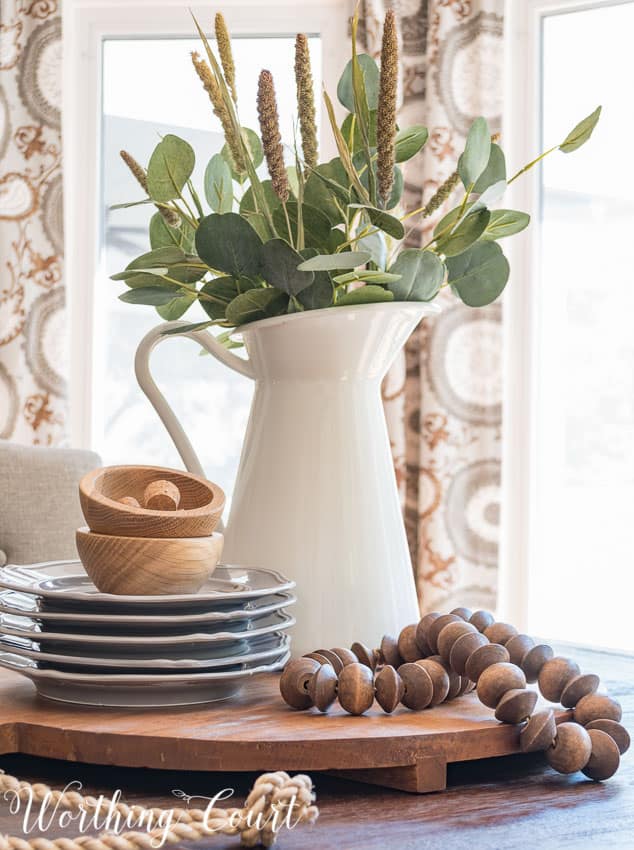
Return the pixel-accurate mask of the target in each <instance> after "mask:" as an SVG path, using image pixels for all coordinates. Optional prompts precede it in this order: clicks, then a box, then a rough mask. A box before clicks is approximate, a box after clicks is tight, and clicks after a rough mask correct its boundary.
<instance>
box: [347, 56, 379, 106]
mask: <svg viewBox="0 0 634 850" xmlns="http://www.w3.org/2000/svg"><path fill="white" fill-rule="evenodd" d="M357 59H358V62H359V68H360V70H361V75H362V78H363V84H364V87H365V95H366V98H367V104H368V109H370V110H374V109H376V108H377V107H378V105H379V69H378V67H377V64H376V62H375V61H374V59H373V58H372V57H371V56H368V54H367V53H360V54H359V55H358V56H357ZM337 97H338V98H339V103H340V104H341V105H342V106H345V108H346V109H347V110H348V112H354V111H355V110H354V88H353V82H352V59H351V60H350V61H349V62H348V64H347V65H346V67H345V69H344V72H343V74H342V75H341V79H340V80H339V85H338V86H337Z"/></svg>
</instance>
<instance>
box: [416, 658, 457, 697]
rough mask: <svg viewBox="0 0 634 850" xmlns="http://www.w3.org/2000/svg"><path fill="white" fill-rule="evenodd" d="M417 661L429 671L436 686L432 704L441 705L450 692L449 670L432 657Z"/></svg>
mask: <svg viewBox="0 0 634 850" xmlns="http://www.w3.org/2000/svg"><path fill="white" fill-rule="evenodd" d="M416 663H417V664H418V666H419V667H422V668H423V670H426V671H427V672H428V673H429V677H430V679H431V682H432V685H433V686H434V692H433V694H432V698H431V703H430V705H439V704H440V703H441V702H442V701H443V700H444V699H446V698H447V694H448V693H449V676H448V675H447V671H446V670H445V668H444V667H443V665H442V664H439V663H438V662H437V661H434V660H433V659H431V658H422V659H421V660H420V661H417V662H416Z"/></svg>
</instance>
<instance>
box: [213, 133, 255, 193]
mask: <svg viewBox="0 0 634 850" xmlns="http://www.w3.org/2000/svg"><path fill="white" fill-rule="evenodd" d="M242 138H243V139H244V142H245V144H246V146H247V148H248V150H249V151H250V152H251V159H252V160H253V166H254V168H259V167H260V166H261V165H262V162H263V160H264V152H263V150H262V142H261V141H260V137H259V136H258V134H257V133H256V132H255V131H254V130H250V129H249V128H248V127H243V128H242ZM220 156H221V157H222V158H223V159H224V161H225V162H226V163H227V165H228V166H229V170H230V171H231V176H232V177H233V179H234V180H238V181H239V182H241V181H242V180H244V176H245V175H244V172H239V171H237V170H236V167H235V163H234V161H233V157H232V155H231V150H230V148H229V145H227V144H226V143H225V144H224V145H223V147H222V150H221V151H220Z"/></svg>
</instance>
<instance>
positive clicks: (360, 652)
mask: <svg viewBox="0 0 634 850" xmlns="http://www.w3.org/2000/svg"><path fill="white" fill-rule="evenodd" d="M350 649H351V650H352V652H354V654H355V656H356V658H357V661H359V662H360V663H361V664H365V666H366V667H369V668H370V670H374V668H375V666H376V656H375V654H374V652H373V651H372V650H371V649H369V648H368V647H367V646H366V645H365V644H364V643H359V642H358V641H355V642H354V643H353V644H352V646H351V647H350Z"/></svg>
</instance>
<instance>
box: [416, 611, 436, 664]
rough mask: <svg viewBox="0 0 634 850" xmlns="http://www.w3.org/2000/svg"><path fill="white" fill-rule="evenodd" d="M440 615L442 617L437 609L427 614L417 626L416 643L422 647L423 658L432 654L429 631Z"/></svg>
mask: <svg viewBox="0 0 634 850" xmlns="http://www.w3.org/2000/svg"><path fill="white" fill-rule="evenodd" d="M438 617H440V614H439V613H438V612H437V611H432V612H431V613H430V614H425V616H424V617H423V618H422V619H421V620H420V621H419V623H418V625H417V626H416V643H417V644H418V648H419V649H420V653H421V658H426V657H427V656H428V655H431V654H432V651H431V647H430V645H429V642H428V641H427V631H428V629H429V627H430V626H431V624H432V623H433V622H434V620H437V619H438Z"/></svg>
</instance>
